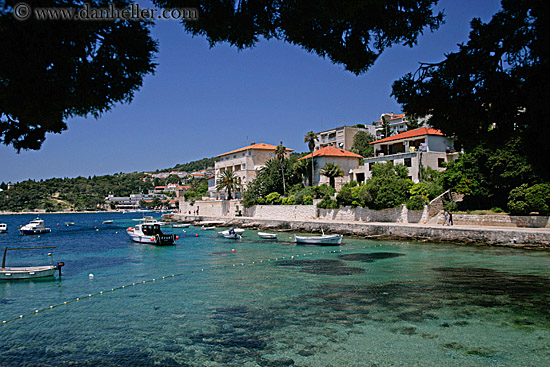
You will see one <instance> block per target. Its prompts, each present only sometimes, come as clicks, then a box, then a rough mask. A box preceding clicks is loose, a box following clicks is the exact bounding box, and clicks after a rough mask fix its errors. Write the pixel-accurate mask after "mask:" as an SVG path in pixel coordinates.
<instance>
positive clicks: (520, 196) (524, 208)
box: [508, 184, 529, 215]
mask: <svg viewBox="0 0 550 367" xmlns="http://www.w3.org/2000/svg"><path fill="white" fill-rule="evenodd" d="M527 188H528V185H527V184H523V185H520V186H518V187H516V188H515V189H512V190H511V191H510V194H508V210H509V211H510V214H513V215H527V214H529V205H527V202H526V201H525V193H526V191H527Z"/></svg>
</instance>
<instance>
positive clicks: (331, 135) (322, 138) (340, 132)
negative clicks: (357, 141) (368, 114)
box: [314, 125, 376, 150]
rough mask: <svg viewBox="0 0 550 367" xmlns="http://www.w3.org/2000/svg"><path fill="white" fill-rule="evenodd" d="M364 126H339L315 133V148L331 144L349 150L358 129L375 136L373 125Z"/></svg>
mask: <svg viewBox="0 0 550 367" xmlns="http://www.w3.org/2000/svg"><path fill="white" fill-rule="evenodd" d="M364 126H365V127H364V128H362V127H357V126H340V127H336V128H334V129H330V130H325V131H321V132H318V133H316V135H317V141H316V142H315V148H314V149H315V150H319V149H321V148H324V147H329V146H333V147H336V148H340V149H344V150H350V149H351V148H352V146H353V138H354V137H355V134H357V133H358V132H359V131H364V132H366V133H367V134H371V135H372V136H376V128H375V126H373V125H364Z"/></svg>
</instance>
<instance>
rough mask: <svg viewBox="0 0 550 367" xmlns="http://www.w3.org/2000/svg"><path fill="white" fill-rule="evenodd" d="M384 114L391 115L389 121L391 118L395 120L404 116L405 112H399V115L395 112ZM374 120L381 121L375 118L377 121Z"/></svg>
mask: <svg viewBox="0 0 550 367" xmlns="http://www.w3.org/2000/svg"><path fill="white" fill-rule="evenodd" d="M385 115H391V117H390V121H391V120H397V119H400V118H402V117H405V114H404V113H402V114H400V115H396V114H394V113H389V114H385ZM375 122H382V119H380V120H377V121H375Z"/></svg>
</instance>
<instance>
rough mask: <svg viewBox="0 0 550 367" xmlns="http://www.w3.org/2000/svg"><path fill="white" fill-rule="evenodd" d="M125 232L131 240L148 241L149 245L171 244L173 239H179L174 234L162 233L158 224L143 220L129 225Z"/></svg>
mask: <svg viewBox="0 0 550 367" xmlns="http://www.w3.org/2000/svg"><path fill="white" fill-rule="evenodd" d="M126 233H128V235H129V236H130V238H131V239H132V241H134V242H139V243H149V244H151V245H159V246H165V245H173V244H174V241H176V240H178V239H179V236H176V235H175V234H164V233H162V231H161V229H160V224H158V223H150V222H147V220H144V221H143V222H142V223H140V224H137V225H136V226H135V227H129V228H128V229H127V230H126Z"/></svg>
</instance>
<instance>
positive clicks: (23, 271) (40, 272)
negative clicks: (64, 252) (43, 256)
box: [0, 246, 65, 280]
mask: <svg viewBox="0 0 550 367" xmlns="http://www.w3.org/2000/svg"><path fill="white" fill-rule="evenodd" d="M52 248H55V247H54V246H46V247H6V248H5V249H4V257H3V259H2V268H0V280H18V279H35V278H45V277H51V276H53V275H54V274H55V271H56V270H59V276H61V267H63V266H64V265H65V263H63V262H59V263H57V264H56V265H42V266H23V267H16V266H10V267H6V254H7V252H8V250H36V249H52ZM48 255H50V254H48Z"/></svg>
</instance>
